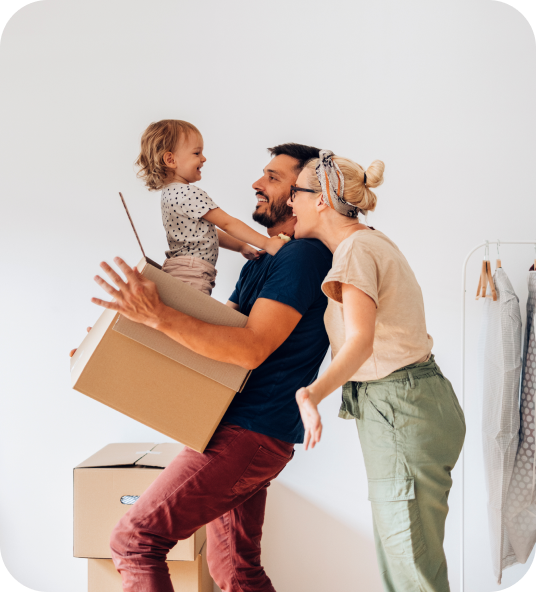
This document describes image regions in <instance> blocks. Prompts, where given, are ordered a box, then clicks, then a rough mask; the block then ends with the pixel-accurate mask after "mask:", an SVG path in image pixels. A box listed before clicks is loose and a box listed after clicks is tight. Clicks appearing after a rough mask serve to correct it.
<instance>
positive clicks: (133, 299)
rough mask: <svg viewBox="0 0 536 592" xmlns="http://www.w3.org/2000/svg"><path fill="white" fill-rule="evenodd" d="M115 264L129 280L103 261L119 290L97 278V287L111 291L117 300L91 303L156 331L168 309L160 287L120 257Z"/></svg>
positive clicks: (96, 300) (115, 260)
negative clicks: (164, 309) (158, 288)
mask: <svg viewBox="0 0 536 592" xmlns="http://www.w3.org/2000/svg"><path fill="white" fill-rule="evenodd" d="M114 262H115V263H116V264H117V266H118V267H119V269H120V270H121V271H122V272H123V273H124V274H125V277H126V281H124V280H123V278H122V277H121V276H120V275H119V274H118V273H116V272H115V271H114V270H113V269H112V268H111V267H110V266H109V265H108V264H107V263H105V262H104V261H103V262H102V263H101V264H100V266H101V267H102V269H104V271H105V272H106V274H107V275H108V277H109V278H110V279H111V280H112V281H113V283H114V284H115V285H116V286H117V290H116V289H115V288H113V287H112V286H111V285H110V284H108V282H106V281H105V280H103V279H102V278H101V277H100V276H99V275H96V276H95V278H94V279H95V281H96V282H97V284H99V286H100V287H101V288H102V289H103V290H105V291H106V292H108V294H110V296H112V297H113V300H112V301H111V302H106V301H105V300H101V299H100V298H92V299H91V302H93V304H98V305H99V306H103V307H104V308H109V309H111V310H115V311H117V312H119V313H121V314H122V315H124V316H125V317H127V319H130V320H131V321H135V322H137V323H143V324H144V325H147V326H149V327H153V328H156V325H157V323H158V320H159V313H161V311H162V309H163V308H164V304H163V303H162V301H161V300H160V296H159V295H158V291H157V289H156V284H155V283H154V282H152V281H151V280H148V279H147V278H145V277H143V276H142V275H141V273H140V272H139V271H138V270H137V269H136V268H135V267H129V266H128V265H127V264H126V263H125V262H124V261H123V259H121V258H120V257H114Z"/></svg>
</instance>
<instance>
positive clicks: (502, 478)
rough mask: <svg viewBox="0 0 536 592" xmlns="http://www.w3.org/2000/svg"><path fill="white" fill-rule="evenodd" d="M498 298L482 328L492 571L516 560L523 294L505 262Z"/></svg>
mask: <svg viewBox="0 0 536 592" xmlns="http://www.w3.org/2000/svg"><path fill="white" fill-rule="evenodd" d="M493 280H494V284H495V288H496V291H497V301H496V302H493V301H492V300H489V299H486V300H485V301H484V312H483V322H482V331H481V356H482V357H481V364H482V368H481V369H482V376H483V398H482V437H483V442H482V444H483V452H484V473H485V479H486V488H487V492H488V521H489V534H490V543H491V554H492V563H493V572H494V574H495V577H496V578H497V581H498V582H499V584H500V583H501V578H502V571H503V569H504V568H506V567H509V566H510V565H513V564H514V563H517V560H516V556H515V554H514V550H513V548H512V546H511V545H510V543H509V541H508V535H507V532H506V528H505V523H504V510H505V505H506V498H507V494H508V486H509V484H510V479H511V477H512V471H513V468H514V463H515V458H516V452H517V448H518V442H519V382H520V377H521V366H522V360H521V341H522V337H523V333H522V325H521V311H520V308H519V299H518V297H517V296H516V295H515V292H514V289H513V288H512V284H511V283H510V280H509V279H508V276H507V275H506V272H505V271H504V270H503V269H502V268H498V269H497V271H496V272H495V274H494V276H493Z"/></svg>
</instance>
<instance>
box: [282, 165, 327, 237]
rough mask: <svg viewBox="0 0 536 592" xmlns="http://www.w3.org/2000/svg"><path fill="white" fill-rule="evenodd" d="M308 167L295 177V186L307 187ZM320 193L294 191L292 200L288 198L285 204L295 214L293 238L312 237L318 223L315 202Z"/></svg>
mask: <svg viewBox="0 0 536 592" xmlns="http://www.w3.org/2000/svg"><path fill="white" fill-rule="evenodd" d="M310 174H311V173H310V171H309V170H308V169H303V170H302V172H301V173H300V174H299V175H298V178H297V179H296V183H295V186H296V187H301V188H303V189H309V188H310V187H309V175H310ZM319 195H320V193H308V192H306V191H296V195H295V197H294V201H291V200H290V198H289V200H288V201H287V205H288V206H290V207H291V208H292V213H293V215H294V216H296V226H295V227H294V238H312V237H314V236H315V229H316V227H317V225H318V209H317V207H316V202H317V201H318V196H319Z"/></svg>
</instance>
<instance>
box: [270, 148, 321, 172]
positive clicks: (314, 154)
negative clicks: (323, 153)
mask: <svg viewBox="0 0 536 592" xmlns="http://www.w3.org/2000/svg"><path fill="white" fill-rule="evenodd" d="M268 152H269V153H270V154H271V155H272V157H274V156H279V155H280V154H286V155H287V156H291V157H292V158H295V159H296V160H297V161H298V165H297V169H298V172H299V171H301V170H302V169H303V167H304V166H305V163H306V162H307V161H308V160H311V158H318V155H319V153H320V149H319V148H314V147H313V146H305V145H304V144H295V143H294V142H288V143H287V144H279V145H278V146H274V147H273V148H268Z"/></svg>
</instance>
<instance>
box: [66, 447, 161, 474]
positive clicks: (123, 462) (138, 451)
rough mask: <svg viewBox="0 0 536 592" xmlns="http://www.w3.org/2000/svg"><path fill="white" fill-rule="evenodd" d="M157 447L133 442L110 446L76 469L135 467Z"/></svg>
mask: <svg viewBox="0 0 536 592" xmlns="http://www.w3.org/2000/svg"><path fill="white" fill-rule="evenodd" d="M155 446H156V444H155V443H154V442H149V443H142V444H136V443H131V442H129V443H120V444H108V445H107V446H105V447H104V448H102V449H101V450H99V451H98V452H96V453H95V454H93V455H92V456H90V457H89V458H88V459H86V460H85V461H84V462H81V463H80V464H79V465H78V466H77V467H75V468H77V469H81V468H89V467H91V468H97V467H124V466H133V465H135V464H136V463H137V462H138V461H139V460H140V459H142V458H143V457H144V456H146V455H147V452H148V451H151V450H153V448H155ZM151 456H152V455H151ZM157 456H159V455H157ZM140 464H142V463H140ZM154 466H160V465H154Z"/></svg>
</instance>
